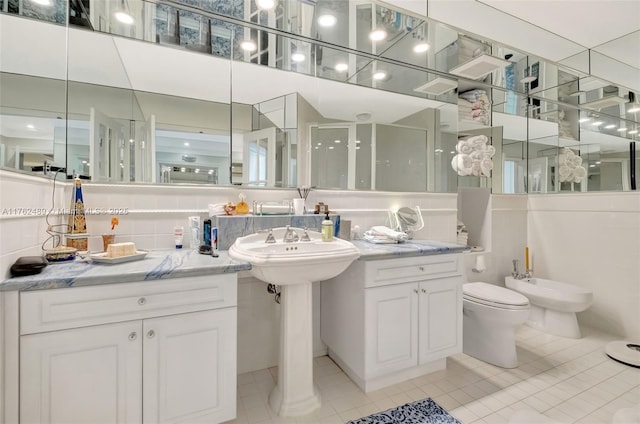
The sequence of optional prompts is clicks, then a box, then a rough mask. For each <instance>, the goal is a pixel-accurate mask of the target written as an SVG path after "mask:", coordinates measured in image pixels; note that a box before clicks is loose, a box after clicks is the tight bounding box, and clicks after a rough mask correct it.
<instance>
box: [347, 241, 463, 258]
mask: <svg viewBox="0 0 640 424" xmlns="http://www.w3.org/2000/svg"><path fill="white" fill-rule="evenodd" d="M352 243H353V244H354V245H355V246H356V247H358V248H359V249H360V252H361V254H360V258H359V260H361V261H372V260H379V259H395V258H399V257H410V256H426V255H441V254H445V253H462V252H466V251H469V249H470V248H469V246H465V245H462V244H456V243H447V242H442V241H432V240H409V241H406V242H404V243H393V244H375V243H369V242H368V241H364V240H353V241H352Z"/></svg>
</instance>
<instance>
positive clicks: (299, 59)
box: [291, 53, 305, 62]
mask: <svg viewBox="0 0 640 424" xmlns="http://www.w3.org/2000/svg"><path fill="white" fill-rule="evenodd" d="M304 59H305V56H304V55H303V54H302V53H294V54H292V55H291V60H293V61H294V62H304Z"/></svg>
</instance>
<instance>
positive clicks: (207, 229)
mask: <svg viewBox="0 0 640 424" xmlns="http://www.w3.org/2000/svg"><path fill="white" fill-rule="evenodd" d="M203 227H204V229H203V230H202V234H203V236H204V245H205V246H211V220H210V219H205V220H204V226H203Z"/></svg>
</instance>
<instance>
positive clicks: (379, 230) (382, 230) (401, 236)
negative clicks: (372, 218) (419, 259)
mask: <svg viewBox="0 0 640 424" xmlns="http://www.w3.org/2000/svg"><path fill="white" fill-rule="evenodd" d="M369 231H370V232H371V233H372V234H374V235H382V236H386V237H388V238H390V239H392V240H396V241H405V240H408V239H409V236H408V235H407V233H405V232H403V231H395V230H392V229H391V228H389V227H384V226H382V225H377V226H374V227H371V230H369Z"/></svg>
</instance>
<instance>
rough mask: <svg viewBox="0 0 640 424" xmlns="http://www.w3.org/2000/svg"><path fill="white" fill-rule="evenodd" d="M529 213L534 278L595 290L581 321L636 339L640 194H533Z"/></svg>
mask: <svg viewBox="0 0 640 424" xmlns="http://www.w3.org/2000/svg"><path fill="white" fill-rule="evenodd" d="M528 211H529V212H528V219H527V221H528V235H529V236H528V243H529V249H530V250H531V252H532V253H533V255H534V268H535V269H534V274H535V275H537V276H539V277H542V278H549V279H552V280H558V281H563V282H566V283H571V284H576V285H579V286H581V287H586V288H588V289H590V290H592V291H593V298H594V302H593V306H591V307H590V308H589V309H587V310H586V311H585V312H581V313H579V314H578V321H579V322H580V323H585V324H588V325H590V326H593V327H596V328H600V329H602V330H604V331H606V332H608V333H611V334H617V335H620V336H622V337H625V338H628V339H629V340H638V339H640V193H638V192H635V193H589V194H586V193H574V194H554V195H531V196H529V198H528Z"/></svg>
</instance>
